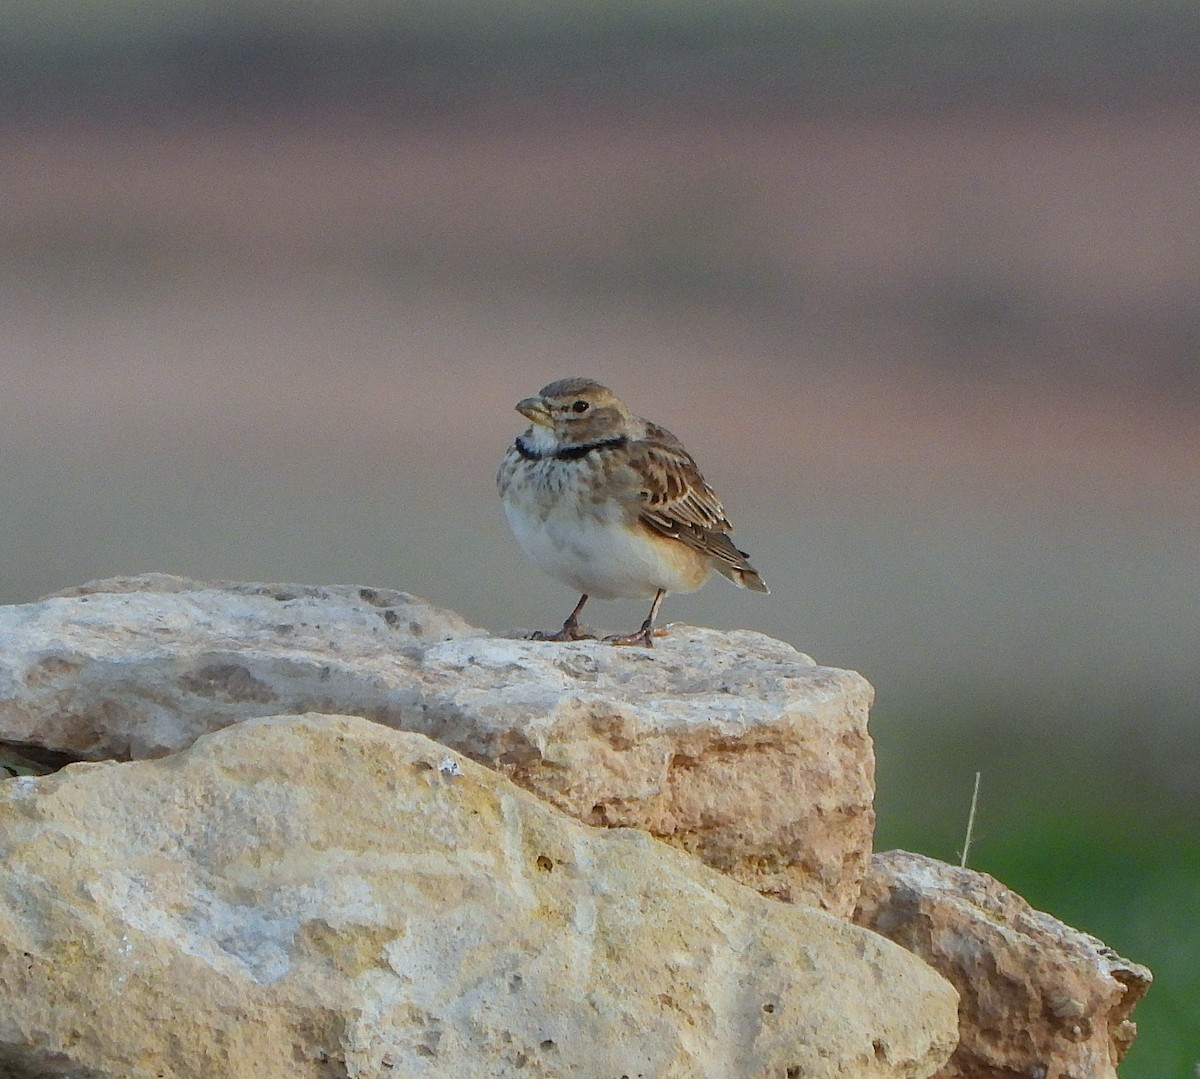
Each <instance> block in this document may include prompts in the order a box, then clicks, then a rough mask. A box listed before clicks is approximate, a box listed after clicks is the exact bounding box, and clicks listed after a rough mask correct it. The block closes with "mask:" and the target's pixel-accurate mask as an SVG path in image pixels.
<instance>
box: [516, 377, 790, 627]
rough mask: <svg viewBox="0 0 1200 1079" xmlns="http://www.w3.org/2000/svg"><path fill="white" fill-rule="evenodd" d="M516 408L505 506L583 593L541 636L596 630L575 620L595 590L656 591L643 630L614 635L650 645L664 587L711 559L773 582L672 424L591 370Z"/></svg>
mask: <svg viewBox="0 0 1200 1079" xmlns="http://www.w3.org/2000/svg"><path fill="white" fill-rule="evenodd" d="M517 411H518V412H520V413H521V415H523V416H525V417H526V418H527V419H529V420H530V421H532V422H531V424H530V426H529V428H528V429H527V430H526V431H525V432H524V434H521V435H518V436H517V439H516V441H515V442H513V444H512V446H511V447H509V450H508V453H506V454H505V455H504V461H503V462H502V463H501V465H500V474H499V475H498V476H497V477H496V482H497V485H498V486H499V488H500V499H501V501H502V502H503V504H504V513H505V515H506V516H507V517H508V523H509V524H510V525H511V526H512V530H513V533H514V534H515V535H516V537H517V542H518V543H520V545H521V547H522V549H523V550H524V551H525V554H526V555H527V556H528V557H529V559H530V560H531V561H532V562H533V563H534V564H535V565H537V566H538V567H540V568H541V569H543V570H545V571H546V572H547V573H548V574H550V576H551V577H555V578H557V579H558V580H560V581H562V582H563V583H564V584H567V585H570V586H571V587H572V588H576V589H578V590H579V592H580V593H582V594H581V595H580V597H579V602H578V603H577V604H575V609H574V610H573V611H572V612H571V614H570V615H569V616H568V618H567V620H566V621H565V622H564V623H563V627H562V629H561V630H559V631H558V632H557V633H553V634H543V635H539V636H541V637H542V639H545V640H555V641H575V640H580V639H583V638H587V637H591V636H592V635H591V634H590V633H588V632H587V630H586V629H584V627H582V626H581V625H580V624H579V615H580V612H581V611H582V610H583V605H584V604H585V603H587V601H588V597H589V596H596V597H598V598H599V599H617V598H619V597H628V598H642V597H650V596H653V597H654V600H653V602H652V604H651V606H650V615H649V617H648V618H647V619H646V621H645V622H643V623H642V625H641V628H640V629H638V630H636V631H635V632H633V633H627V634H622V635H619V636H615V637H609V638H607V639H608V640H610V641H612V642H613V643H614V644H641V645H645V646H646V647H647V648H650V647H653V640H654V637H655V635H656V630H655V625H654V621H655V619H656V618H657V616H658V609H659V607H660V606H661V605H662V601H663V597H664V596H665V595H666V594H667V593H668V592H693V591H695V590H696V589H697V588H699V587H700V586H701V585H702V584H704V582H705V581H706V580H707V579H708V576H709V574H710V573H711V572H712V570H714V569H715V570H716V571H717V572H718V573H720V574H722V575H723V576H725V577H728V578H729V579H730V580H731V581H733V583H734V584H736V585H739V586H740V587H742V588H750V589H753V590H754V591H755V592H766V591H767V586H766V585H765V584H764V583H763V579H762V578H761V577H760V576H759V575H758V573H757V572H756V571H755V569H754V567H753V566H751V565H750V563H749V561H748V560H747V557H746V552H745V551H739V550H738V549H737V548H736V547H735V546H734V545H733V543H732V541H731V540H730V538H729V534H730V532H731V531H732V530H733V526H732V525H731V524H730V523H729V518H728V517H726V516H725V510H724V508H723V507H722V506H721V503H720V500H719V499H718V498H717V496H716V493H715V492H714V491H713V489H712V488H711V487H709V485H708V484H707V483H705V482H704V477H703V476H702V475H701V474H700V469H699V468H697V467H696V462H695V461H693V460H692V456H691V454H689V453H688V451H687V450H686V449H684V447H683V443H682V442H680V441H679V439H677V438H676V437H675V436H674V435H673V434H671V432H670V431H668V430H666V429H665V428H663V427H660V426H659V425H658V424H656V423H651V422H650V421H649V420H643V419H640V418H639V417H637V416H634V415H633V414H632V413H631V412H630V411H629V409H627V408H626V407H625V405H624V404H623V403H622V402H621V400H620V399H619V398H618V397H617V396H616V395H615V394H614V393H613V392H612V391H611V390H608V389H605V388H604V387H603V386H601V385H600V384H599V383H597V382H593V381H592V380H591V379H590V378H564V379H560V380H559V381H557V382H552V383H550V385H549V386H546V387H545V388H543V390H542V391H541V393H539V394H538V395H537V396H536V397H526V398H525V399H524V400H523V401H519V402H518V403H517ZM657 632H658V633H661V632H662V631H661V630H659V631H657Z"/></svg>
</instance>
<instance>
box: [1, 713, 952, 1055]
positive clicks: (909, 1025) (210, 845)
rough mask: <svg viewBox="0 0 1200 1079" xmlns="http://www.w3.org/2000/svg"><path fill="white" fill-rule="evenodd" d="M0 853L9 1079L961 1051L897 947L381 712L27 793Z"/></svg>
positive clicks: (942, 987)
mask: <svg viewBox="0 0 1200 1079" xmlns="http://www.w3.org/2000/svg"><path fill="white" fill-rule="evenodd" d="M0 859H2V864H3V865H4V868H5V872H4V882H3V888H2V889H0V1072H2V1074H4V1075H7V1076H13V1077H14V1079H20V1077H26V1076H35V1075H36V1076H41V1075H50V1074H54V1075H86V1076H88V1077H89V1079H110V1077H111V1079H150V1077H159V1076H164V1075H167V1076H171V1077H172V1079H211V1077H213V1076H221V1077H222V1079H241V1077H245V1079H272V1077H275V1076H279V1077H284V1076H286V1077H288V1079H304V1077H312V1079H332V1077H334V1076H352V1077H359V1079H363V1077H371V1079H379V1077H383V1076H405V1077H421V1076H428V1077H433V1076H437V1077H447V1079H448V1077H451V1076H453V1077H459V1076H484V1075H486V1076H494V1077H505V1076H514V1077H516V1076H520V1077H524V1079H528V1077H536V1076H555V1077H561V1076H572V1077H579V1079H584V1077H589V1076H595V1077H597V1079H601V1077H602V1079H616V1077H618V1076H621V1075H627V1076H635V1075H636V1076H643V1077H645V1079H650V1077H660V1076H664V1077H665V1076H678V1077H685V1076H686V1077H693V1076H722V1077H727V1079H736V1077H742V1076H746V1077H749V1076H762V1077H772V1079H775V1077H784V1076H803V1077H805V1079H832V1077H845V1079H872V1077H883V1076H895V1077H901V1076H903V1077H907V1079H914V1077H924V1076H928V1075H930V1074H931V1073H933V1072H935V1071H936V1070H937V1068H939V1067H940V1066H941V1065H942V1063H943V1062H944V1061H945V1060H946V1058H947V1057H948V1055H949V1053H950V1051H951V1049H952V1048H953V1045H954V1041H955V1038H956V1034H955V1019H956V1011H955V1009H956V996H955V993H954V991H953V989H951V987H950V986H949V985H948V984H947V983H946V982H945V981H944V980H943V979H942V978H940V977H939V976H938V975H936V974H935V973H933V971H932V970H930V969H929V968H928V967H927V966H926V965H925V964H924V963H922V962H920V961H919V960H917V959H916V958H915V957H914V956H912V955H910V954H909V953H908V952H906V951H904V950H903V949H901V948H898V947H896V946H895V945H894V944H892V943H891V942H889V941H887V940H884V939H883V938H882V937H880V936H878V935H876V934H874V933H871V932H868V931H867V930H865V929H861V928H859V927H858V926H854V925H852V924H850V923H848V922H845V921H843V920H840V919H837V918H834V917H832V916H830V915H827V914H824V913H822V912H820V911H817V910H813V909H806V908H802V907H797V906H792V905H788V904H783V903H777V902H774V901H772V900H769V899H766V898H764V897H762V896H760V895H758V894H757V893H755V892H754V891H752V890H751V889H749V888H745V887H743V886H742V885H740V884H737V883H736V882H734V881H732V880H730V879H729V878H727V877H725V876H723V875H721V874H718V873H715V872H713V871H712V870H710V869H708V868H706V867H705V866H703V865H702V864H700V863H699V862H698V861H696V860H695V859H693V858H689V857H687V856H686V855H684V854H682V853H680V852H678V851H674V850H671V849H669V848H668V847H666V846H665V845H663V844H661V843H657V842H655V841H654V840H652V839H650V838H649V837H648V836H646V835H645V834H644V833H642V832H638V831H634V830H614V831H606V830H603V829H595V828H587V827H584V826H583V825H581V824H579V823H578V822H576V821H574V820H572V819H571V818H570V817H568V816H566V815H565V814H563V813H560V812H559V811H557V810H555V809H553V808H552V807H550V806H547V805H546V804H545V803H544V802H542V801H541V800H540V799H538V798H536V797H534V796H532V795H530V794H528V793H526V792H525V791H522V790H521V789H519V788H518V787H516V786H515V785H514V784H512V783H511V782H509V781H508V780H507V779H505V778H504V777H502V776H500V775H499V774H497V773H496V772H494V771H492V770H490V769H487V768H484V767H480V766H479V765H477V764H475V763H473V762H472V761H470V760H469V759H467V758H465V757H463V756H461V755H458V754H455V753H452V752H450V751H448V750H447V749H446V748H445V747H443V746H441V745H438V744H437V743H434V742H432V741H430V740H428V739H426V738H424V737H423V736H421V735H415V734H407V733H399V732H395V731H390V730H387V729H386V728H384V727H381V726H379V725H378V724H374V723H368V722H365V721H363V720H361V719H358V718H351V717H339V716H323V715H309V716H303V717H294V716H286V717H279V718H272V719H261V720H253V721H250V722H247V723H244V724H240V725H238V726H235V727H232V728H230V729H227V730H223V731H220V732H218V733H216V734H213V735H210V736H208V737H205V738H203V739H201V740H200V741H198V742H197V743H196V744H195V745H194V746H193V747H192V748H191V749H189V750H186V751H184V752H181V753H178V754H176V755H173V756H169V757H166V758H164V759H160V760H150V761H141V762H135V763H127V764H117V763H106V764H75V765H71V766H68V767H67V768H65V769H64V770H62V771H60V772H57V773H55V774H54V775H51V776H46V777H40V778H35V777H32V776H23V777H19V778H16V779H11V780H7V781H4V782H2V783H0Z"/></svg>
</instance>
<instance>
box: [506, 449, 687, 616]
mask: <svg viewBox="0 0 1200 1079" xmlns="http://www.w3.org/2000/svg"><path fill="white" fill-rule="evenodd" d="M581 464H582V462H569V461H554V460H544V461H521V462H520V465H519V468H518V473H517V475H515V476H513V477H512V479H511V482H509V483H508V484H507V486H506V489H505V491H504V494H503V504H504V513H505V516H506V517H507V518H508V523H509V526H510V527H511V528H512V530H513V535H514V536H516V538H517V542H518V543H519V544H520V545H521V549H522V550H523V551H524V552H525V554H526V556H527V557H528V558H529V560H530V561H531V562H533V564H534V565H535V566H537V567H538V568H539V569H541V570H543V571H544V572H546V573H548V574H549V575H550V576H551V577H554V578H555V579H556V580H559V581H562V582H563V583H564V584H566V585H569V586H570V587H571V588H574V589H575V590H576V591H578V592H581V593H582V592H586V593H587V594H588V595H589V596H595V597H596V598H598V599H617V598H619V597H626V598H631V599H636V598H645V597H649V596H653V595H654V594H655V592H657V591H658V590H659V589H660V588H665V589H666V590H667V591H668V592H691V591H694V590H695V589H697V588H699V587H700V585H702V584H703V583H704V581H705V579H706V578H707V577H708V566H707V559H704V558H703V557H700V556H697V555H696V554H695V552H692V551H690V550H687V549H685V548H682V545H679V548H680V549H678V550H676V549H675V544H674V543H669V544H664V543H662V542H659V541H656V540H655V539H653V538H652V537H650V536H648V535H646V534H645V533H642V532H640V531H636V530H633V529H630V527H629V526H628V524H627V523H626V515H625V511H624V509H623V508H622V507H621V506H620V505H618V504H616V503H607V504H605V503H601V504H600V505H596V504H594V503H592V502H590V501H588V500H583V499H581V498H580V497H579V494H578V485H577V482H576V481H577V480H578V479H579V478H580V477H581V476H585V475H586V472H584V471H583V470H581V469H580V465H581ZM585 467H586V466H585Z"/></svg>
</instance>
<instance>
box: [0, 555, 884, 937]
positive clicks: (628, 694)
mask: <svg viewBox="0 0 1200 1079" xmlns="http://www.w3.org/2000/svg"><path fill="white" fill-rule="evenodd" d="M0 641H2V642H3V644H4V647H3V648H2V649H0V740H5V741H9V742H25V743H31V744H35V745H38V746H42V747H48V748H51V749H55V750H61V751H66V752H75V753H77V754H79V755H81V756H85V757H89V758H91V759H100V758H105V757H117V758H121V759H127V758H135V759H140V758H147V757H155V756H161V755H162V754H164V753H168V752H171V751H174V750H178V749H182V748H184V747H185V746H188V745H190V744H191V743H192V741H194V740H195V738H196V737H198V736H199V735H200V734H203V733H205V732H207V731H212V730H216V729H218V728H221V727H224V726H227V725H229V724H231V723H235V722H239V721H241V720H245V719H249V718H251V717H254V716H265V715H272V714H282V713H287V714H300V713H303V712H307V711H320V712H337V713H344V714H350V715H359V716H364V717H366V718H368V719H372V720H375V721H377V722H380V723H383V724H386V725H388V726H391V727H394V728H397V729H401V730H410V731H417V732H420V733H422V734H426V735H428V736H429V737H431V738H434V739H436V740H437V741H439V742H442V743H444V744H446V745H448V746H452V747H453V748H455V749H456V750H458V751H460V752H462V753H465V754H466V755H467V756H469V757H471V758H473V759H474V760H477V761H480V762H482V763H484V764H487V765H489V766H491V767H494V768H496V769H498V770H500V771H502V772H504V773H505V774H506V775H508V776H509V777H511V778H512V779H513V780H514V781H516V782H517V783H518V784H520V785H521V786H523V787H525V788H527V789H528V790H531V791H534V792H535V793H537V794H538V795H540V796H541V797H542V798H544V799H546V800H547V801H549V802H551V803H553V804H554V805H556V806H558V807H559V808H561V809H563V810H565V811H567V812H569V813H571V814H572V815H573V816H575V817H578V818H579V819H580V820H583V821H586V822H588V823H590V824H606V825H627V826H631V827H637V828H642V829H644V830H646V831H649V832H651V833H652V834H653V835H655V836H658V837H659V838H662V839H665V840H666V841H667V842H669V843H672V844H674V845H675V846H677V847H680V848H682V849H684V850H687V851H690V852H692V853H694V854H696V855H697V856H698V857H700V858H701V859H703V860H704V861H705V862H707V863H708V864H709V865H711V866H713V867H715V868H717V869H720V870H722V871H723V872H726V873H729V874H730V875H732V876H733V877H735V878H736V879H738V880H740V881H742V882H743V883H746V884H749V885H750V886H752V887H754V888H756V889H758V890H759V891H762V892H764V893H767V894H770V895H773V896H776V897H779V898H783V899H789V900H794V901H797V902H803V903H809V904H813V905H817V906H821V907H823V908H825V909H827V910H830V911H832V912H834V913H838V914H843V915H849V914H850V912H851V911H852V910H853V909H854V903H855V900H856V898H857V895H858V886H859V881H860V879H861V877H862V875H863V873H864V872H865V871H866V868H867V862H868V859H869V857H870V847H871V834H872V830H873V826H874V814H873V811H872V806H871V803H872V797H873V794H874V758H873V755H872V749H871V741H870V738H869V736H868V735H867V710H868V707H869V705H870V702H871V697H872V690H871V687H870V686H869V685H868V684H867V682H866V681H865V680H864V679H863V678H861V677H860V676H859V675H857V674H855V673H853V672H851V671H842V670H836V669H834V668H829V667H819V666H816V665H814V664H813V662H812V660H811V659H809V658H808V657H807V656H804V655H802V654H801V653H799V652H797V651H796V650H795V649H793V648H791V647H790V646H788V645H785V644H781V643H780V642H778V641H774V640H772V639H770V638H769V637H765V636H763V635H761V634H758V633H749V632H732V633H718V632H715V631H712V630H704V629H694V628H687V627H674V628H673V629H672V631H671V635H670V636H669V637H667V638H666V639H664V640H662V641H660V642H659V643H658V645H657V647H656V648H655V649H654V650H653V651H647V650H645V649H640V648H614V647H612V646H611V645H607V644H603V643H598V642H595V641H583V642H578V643H571V644H561V643H552V642H545V641H527V640H512V639H506V638H499V637H491V636H489V635H487V634H486V633H484V632H483V631H482V630H478V629H475V628H473V627H471V626H469V625H468V624H467V623H465V622H464V621H463V620H462V619H461V618H459V617H458V616H457V615H454V614H451V613H449V612H446V611H440V610H438V609H437V608H435V607H432V606H430V605H429V604H427V603H425V602H424V601H422V600H419V599H416V598H414V597H412V596H410V595H407V594H406V593H403V592H387V591H382V590H373V589H354V588H305V587H301V586H294V585H253V584H223V585H216V584H213V585H209V584H201V583H198V582H194V581H187V580H183V579H181V578H177V577H165V576H162V575H152V576H148V577H140V578H131V579H120V580H113V581H103V582H98V583H94V584H91V585H86V586H84V587H83V588H80V589H74V590H72V591H70V592H67V593H63V594H61V595H59V596H54V597H50V598H48V599H46V600H43V601H41V602H39V603H33V604H27V605H24V606H18V607H6V608H0Z"/></svg>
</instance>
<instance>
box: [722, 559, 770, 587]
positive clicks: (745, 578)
mask: <svg viewBox="0 0 1200 1079" xmlns="http://www.w3.org/2000/svg"><path fill="white" fill-rule="evenodd" d="M716 567H717V572H718V573H723V574H724V575H725V576H726V577H728V578H729V579H730V580H731V581H732V582H733V583H734V584H736V585H737V586H738V588H748V589H750V591H751V592H770V591H771V590H770V589H769V588H768V587H767V583H766V581H764V580H763V579H762V578H761V577H760V576H759V575H758V570H756V569H755V568H754V567H753V566H751V565H750V563H749V562H747V563H746V564H745V565H744V566H730V565H728V564H725V565H722V564H721V563H720V562H718V563H716Z"/></svg>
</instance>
